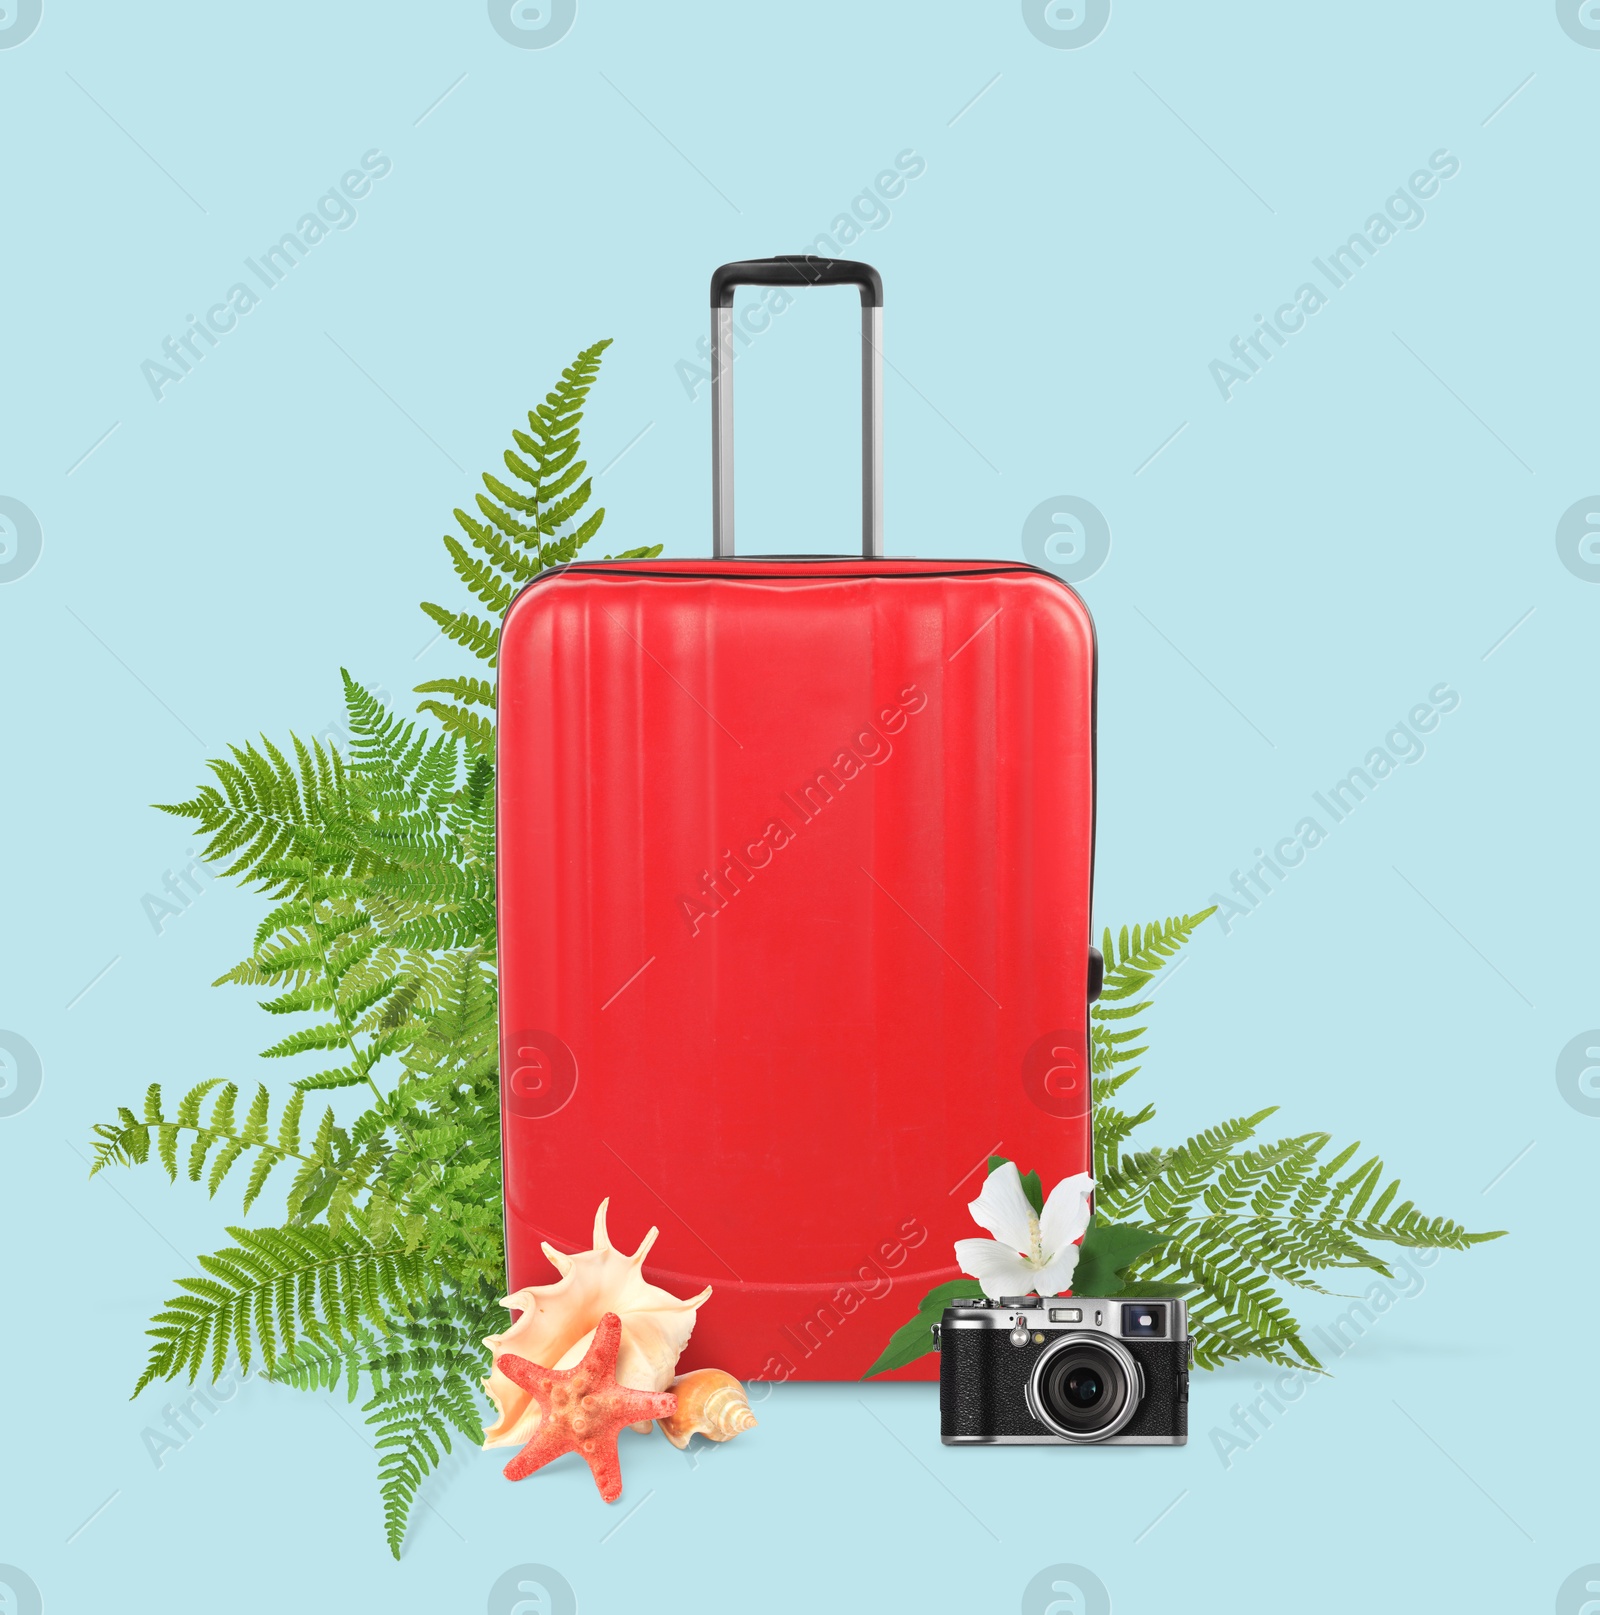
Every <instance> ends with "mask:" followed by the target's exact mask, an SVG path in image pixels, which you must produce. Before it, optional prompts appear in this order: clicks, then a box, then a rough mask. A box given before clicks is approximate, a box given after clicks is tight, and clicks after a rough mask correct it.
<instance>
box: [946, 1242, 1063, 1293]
mask: <svg viewBox="0 0 1600 1615" xmlns="http://www.w3.org/2000/svg"><path fill="white" fill-rule="evenodd" d="M1074 1255H1076V1252H1074ZM956 1262H957V1264H958V1265H959V1266H960V1268H961V1271H962V1272H963V1273H968V1274H970V1275H971V1276H972V1277H973V1278H975V1279H976V1280H977V1281H978V1283H979V1284H980V1285H981V1286H982V1287H983V1293H984V1294H985V1295H986V1296H988V1297H989V1299H990V1300H991V1301H998V1300H999V1299H1000V1298H1001V1297H1002V1296H1007V1295H1030V1294H1032V1292H1033V1281H1034V1276H1035V1275H1034V1271H1033V1269H1032V1268H1031V1267H1029V1265H1028V1264H1027V1263H1026V1262H1025V1261H1023V1259H1022V1258H1021V1257H1020V1256H1018V1255H1017V1253H1016V1252H1015V1251H1013V1250H1007V1249H1006V1247H1005V1246H1004V1245H1002V1244H1000V1242H999V1241H998V1240H993V1239H958V1240H957V1241H956Z"/></svg>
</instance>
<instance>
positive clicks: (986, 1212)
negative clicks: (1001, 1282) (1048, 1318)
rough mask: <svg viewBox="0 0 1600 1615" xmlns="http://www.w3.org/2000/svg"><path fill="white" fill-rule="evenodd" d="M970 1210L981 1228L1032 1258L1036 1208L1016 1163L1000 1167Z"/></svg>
mask: <svg viewBox="0 0 1600 1615" xmlns="http://www.w3.org/2000/svg"><path fill="white" fill-rule="evenodd" d="M967 1210H968V1211H970V1212H971V1213H972V1220H973V1221H974V1222H975V1223H977V1225H978V1226H979V1227H980V1228H987V1229H988V1230H989V1232H990V1233H991V1234H993V1235H994V1237H995V1238H996V1239H998V1240H999V1241H1000V1243H1001V1244H1002V1245H1009V1246H1010V1247H1011V1249H1012V1250H1014V1251H1020V1252H1022V1253H1023V1254H1024V1255H1031V1254H1032V1252H1033V1230H1034V1224H1035V1219H1034V1215H1033V1207H1032V1206H1030V1205H1029V1204H1028V1197H1027V1195H1025V1194H1024V1193H1023V1192H1022V1177H1021V1175H1020V1174H1019V1173H1018V1171H1017V1163H1016V1162H1015V1161H1007V1162H1006V1163H1005V1165H1004V1166H997V1167H996V1168H995V1169H994V1171H993V1172H991V1173H990V1174H989V1176H988V1177H987V1178H985V1179H984V1181H983V1188H982V1189H981V1190H980V1191H979V1193H978V1198H977V1199H976V1200H974V1201H972V1202H970V1203H969V1204H968V1206H967ZM1010 1293H1011V1294H1012V1295H1022V1294H1024V1293H1026V1292H1024V1291H1022V1290H1012V1291H1011V1292H1010Z"/></svg>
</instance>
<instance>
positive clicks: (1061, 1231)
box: [1039, 1172, 1094, 1295]
mask: <svg viewBox="0 0 1600 1615" xmlns="http://www.w3.org/2000/svg"><path fill="white" fill-rule="evenodd" d="M1093 1188H1094V1179H1093V1178H1091V1177H1090V1176H1089V1174H1088V1173H1087V1172H1080V1173H1078V1174H1077V1176H1076V1177H1070V1178H1063V1179H1062V1180H1061V1181H1060V1182H1059V1183H1058V1184H1057V1185H1056V1186H1055V1188H1053V1189H1052V1190H1051V1191H1050V1198H1049V1199H1048V1200H1046V1201H1045V1203H1044V1215H1043V1216H1042V1217H1041V1218H1040V1219H1039V1248H1040V1249H1041V1250H1042V1251H1043V1252H1044V1255H1045V1257H1046V1259H1048V1258H1050V1257H1052V1256H1055V1255H1056V1254H1058V1253H1059V1252H1060V1251H1062V1250H1064V1249H1065V1248H1066V1247H1068V1246H1069V1245H1071V1244H1072V1242H1073V1241H1074V1240H1075V1239H1081V1238H1082V1237H1083V1231H1084V1230H1085V1229H1086V1228H1087V1227H1088V1226H1089V1191H1090V1190H1091V1189H1093ZM1039 1293H1040V1294H1041V1295H1042V1294H1043V1293H1044V1292H1043V1291H1042V1290H1041V1291H1040V1292H1039Z"/></svg>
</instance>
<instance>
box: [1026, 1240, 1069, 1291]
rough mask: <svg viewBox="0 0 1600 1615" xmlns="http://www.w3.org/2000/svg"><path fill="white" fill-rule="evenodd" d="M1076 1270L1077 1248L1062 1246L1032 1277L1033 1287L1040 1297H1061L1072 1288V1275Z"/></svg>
mask: <svg viewBox="0 0 1600 1615" xmlns="http://www.w3.org/2000/svg"><path fill="white" fill-rule="evenodd" d="M1077 1269H1078V1247H1077V1246H1076V1245H1063V1246H1062V1247H1061V1249H1060V1250H1058V1251H1057V1252H1056V1253H1055V1255H1054V1256H1052V1257H1051V1258H1050V1260H1049V1261H1048V1262H1046V1263H1045V1264H1044V1266H1043V1267H1041V1268H1040V1269H1039V1270H1038V1271H1037V1272H1036V1273H1035V1274H1034V1275H1033V1287H1034V1289H1036V1290H1037V1291H1038V1292H1039V1294H1040V1295H1061V1294H1062V1293H1063V1292H1064V1291H1067V1290H1070V1289H1071V1288H1072V1275H1073V1274H1074V1273H1075V1272H1076V1271H1077Z"/></svg>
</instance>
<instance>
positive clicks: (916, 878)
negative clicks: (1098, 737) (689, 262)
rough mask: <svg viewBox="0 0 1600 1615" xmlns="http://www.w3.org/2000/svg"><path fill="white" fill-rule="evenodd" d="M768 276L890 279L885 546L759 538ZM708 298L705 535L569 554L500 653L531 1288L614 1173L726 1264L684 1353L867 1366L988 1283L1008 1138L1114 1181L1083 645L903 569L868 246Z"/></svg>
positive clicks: (961, 582) (1074, 618) (1055, 624)
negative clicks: (744, 505)
mask: <svg viewBox="0 0 1600 1615" xmlns="http://www.w3.org/2000/svg"><path fill="white" fill-rule="evenodd" d="M746 283H756V284H766V285H773V284H781V285H803V284H808V283H809V284H837V283H848V284H855V285H859V287H860V289H861V303H862V359H863V366H862V368H863V387H862V406H863V407H862V418H863V431H862V438H863V470H864V484H865V493H864V499H863V515H862V527H863V543H862V550H863V554H862V557H861V558H860V559H859V560H858V559H854V558H841V557H836V556H822V557H791V556H784V557H761V558H751V559H744V560H735V559H734V558H733V497H732V495H733V480H732V478H733V465H732V443H733V398H732V372H731V320H732V301H733V287H734V285H736V284H746ZM711 291H712V327H713V358H714V368H713V389H712V400H713V416H714V438H713V449H714V452H713V459H714V555H715V558H714V559H713V560H711V561H677V560H673V561H667V560H661V561H627V562H580V563H575V564H573V565H570V566H565V567H561V568H558V569H554V570H551V571H549V572H546V573H544V574H543V575H542V576H541V577H539V578H538V579H537V580H536V581H535V582H534V583H532V584H531V585H529V586H528V587H527V588H526V589H525V590H524V591H523V592H522V593H521V594H519V595H518V597H517V598H516V600H515V601H514V602H513V603H512V605H511V607H510V610H509V611H508V612H507V615H506V620H505V626H504V631H503V634H502V638H501V644H500V674H499V676H500V691H499V735H500V739H499V748H500V750H499V787H498V788H499V820H498V822H499V880H500V899H499V902H500V966H501V995H502V997H501V1029H502V1031H501V1041H502V1065H501V1071H502V1073H503V1082H502V1113H503V1120H504V1140H505V1142H504V1150H505V1194H506V1249H507V1265H508V1268H509V1282H510V1286H511V1288H512V1289H513V1290H516V1289H518V1288H521V1287H522V1286H524V1285H529V1284H536V1283H545V1282H549V1281H550V1280H551V1279H552V1278H553V1277H554V1274H553V1272H552V1270H551V1267H550V1265H549V1263H548V1261H547V1259H546V1258H545V1256H544V1255H543V1254H542V1253H541V1250H540V1245H541V1242H542V1241H549V1242H550V1243H551V1244H552V1245H554V1246H555V1247H557V1248H558V1249H562V1250H568V1251H576V1250H583V1249H587V1248H588V1247H589V1245H590V1244H591V1232H590V1231H591V1229H592V1227H593V1224H594V1214H595V1208H596V1206H597V1204H598V1203H599V1201H600V1200H601V1199H602V1198H603V1197H604V1196H607V1195H609V1196H611V1197H612V1205H611V1212H610V1226H611V1234H612V1237H613V1239H614V1240H615V1242H616V1244H617V1245H618V1247H619V1248H623V1249H626V1250H632V1249H633V1248H634V1246H635V1245H636V1244H637V1242H638V1241H639V1239H640V1238H641V1237H642V1236H643V1235H644V1233H645V1232H646V1230H647V1228H648V1227H649V1225H650V1224H652V1223H655V1224H659V1226H660V1228H661V1236H660V1239H659V1240H658V1241H657V1243H656V1245H655V1246H654V1249H653V1251H652V1253H651V1259H650V1261H649V1262H648V1263H647V1265H646V1267H645V1270H644V1271H645V1275H646V1277H647V1278H649V1279H650V1280H651V1281H653V1282H654V1283H657V1284H659V1285H661V1286H663V1287H664V1288H666V1289H668V1290H671V1291H673V1292H674V1293H675V1294H678V1295H682V1296H689V1295H692V1294H694V1293H695V1292H697V1291H698V1290H700V1289H702V1288H703V1287H704V1286H705V1285H707V1284H709V1285H711V1286H712V1288H713V1292H714V1293H713V1295H712V1297H711V1299H710V1301H709V1302H707V1303H706V1304H705V1305H704V1306H703V1307H702V1308H701V1310H700V1313H699V1316H698V1320H697V1322H696V1325H695V1330H694V1335H693V1338H692V1339H691V1341H690V1343H689V1348H688V1350H687V1352H686V1353H685V1354H684V1357H683V1359H682V1362H681V1363H680V1368H683V1369H688V1368H692V1367H696V1366H708V1365H709V1366H716V1367H720V1368H724V1369H727V1370H728V1371H730V1372H731V1373H734V1374H737V1375H739V1376H740V1377H742V1378H747V1379H750V1378H753V1379H801V1380H804V1379H822V1380H840V1379H854V1378H856V1377H857V1376H859V1375H860V1374H861V1373H862V1372H863V1371H864V1370H865V1369H866V1368H867V1367H869V1366H870V1364H871V1363H872V1362H873V1360H874V1359H875V1358H876V1357H877V1355H878V1353H879V1351H880V1350H881V1349H882V1347H883V1345H884V1344H885V1342H886V1341H887V1339H888V1337H889V1335H890V1333H891V1332H892V1331H893V1330H894V1329H895V1328H896V1327H897V1326H898V1325H899V1324H901V1323H902V1322H904V1321H905V1319H906V1318H907V1317H909V1316H910V1315H911V1313H912V1311H913V1310H914V1308H915V1304H916V1302H917V1301H918V1300H919V1299H920V1298H921V1296H922V1295H923V1294H924V1293H925V1292H926V1291H927V1290H928V1289H930V1288H931V1287H932V1286H933V1285H935V1284H938V1283H941V1282H943V1281H945V1280H947V1279H952V1278H956V1277H958V1276H959V1274H958V1270H957V1269H956V1267H955V1266H954V1257H953V1253H952V1249H951V1246H952V1244H953V1242H954V1241H955V1240H956V1239H959V1238H964V1237H969V1236H971V1235H974V1234H975V1233H977V1232H978V1230H977V1229H976V1228H975V1226H974V1225H973V1223H972V1222H971V1220H970V1218H969V1216H968V1214H967V1209H966V1204H967V1201H968V1200H970V1199H971V1198H972V1197H973V1196H974V1195H975V1194H976V1192H977V1189H978V1187H979V1184H980V1181H981V1174H982V1169H983V1162H984V1159H985V1157H986V1156H988V1155H990V1154H992V1153H996V1152H998V1153H1002V1154H1006V1155H1010V1156H1012V1157H1014V1158H1015V1159H1017V1160H1018V1161H1019V1163H1020V1164H1022V1165H1023V1166H1024V1167H1025V1168H1026V1167H1034V1168H1037V1169H1038V1170H1039V1172H1040V1174H1041V1176H1042V1177H1043V1178H1044V1181H1045V1185H1046V1188H1047V1189H1048V1188H1049V1187H1050V1186H1051V1185H1053V1184H1054V1183H1055V1181H1056V1180H1057V1179H1059V1178H1061V1177H1064V1176H1066V1175H1068V1174H1070V1173H1075V1172H1082V1171H1087V1170H1088V1169H1089V1166H1090V1142H1089V1086H1088V1047H1087V1042H1088V1039H1087V1017H1088V1004H1089V1000H1090V997H1091V995H1092V993H1094V992H1097V991H1098V986H1099V983H1098V979H1097V976H1098V970H1097V966H1098V956H1092V950H1091V948H1090V935H1091V933H1090V919H1089V904H1090V889H1091V875H1092V863H1093V848H1094V789H1095V776H1094V716H1095V644H1094V630H1093V626H1092V624H1091V622H1090V619H1089V613H1088V611H1087V610H1086V609H1085V607H1084V605H1083V603H1082V602H1081V601H1080V600H1079V599H1078V597H1077V595H1076V594H1074V593H1073V592H1072V590H1071V589H1069V588H1067V587H1066V586H1065V585H1064V584H1062V583H1061V582H1059V581H1058V580H1057V579H1055V578H1054V577H1052V576H1050V575H1049V574H1047V573H1044V572H1041V571H1038V570H1036V569H1034V568H1032V567H1030V566H1026V565H1023V564H1021V563H1018V562H1012V561H992V560H991V561H917V560H890V559H885V558H884V557H883V555H882V553H881V551H882V545H881V533H882V496H881V486H882V484H881V468H880V454H879V438H880V418H881V409H880V401H881V376H882V370H881V358H880V353H879V337H880V332H881V319H882V289H881V282H880V280H879V277H878V275H877V272H876V271H875V270H873V269H871V268H869V267H868V266H867V265H864V264H853V263H846V262H839V261H824V260H817V259H770V260H761V261H757V262H753V263H743V264H730V265H725V266H724V267H723V268H722V269H719V270H718V271H717V272H716V274H715V275H714V276H713V277H712V282H711ZM935 1362H936V1359H925V1360H924V1361H923V1362H921V1363H918V1364H914V1365H912V1367H911V1368H909V1369H907V1370H904V1371H903V1373H902V1375H901V1376H900V1377H904V1378H912V1379H932V1378H935V1377H936V1372H937V1371H936V1368H935V1366H934V1364H935Z"/></svg>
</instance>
